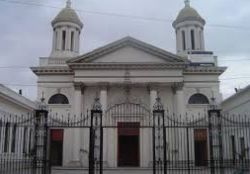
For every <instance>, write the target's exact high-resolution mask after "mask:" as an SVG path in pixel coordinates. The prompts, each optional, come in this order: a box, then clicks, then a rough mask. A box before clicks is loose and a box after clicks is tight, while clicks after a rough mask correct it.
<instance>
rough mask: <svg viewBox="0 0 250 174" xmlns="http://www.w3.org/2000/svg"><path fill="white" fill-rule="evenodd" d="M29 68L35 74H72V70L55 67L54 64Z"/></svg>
mask: <svg viewBox="0 0 250 174" xmlns="http://www.w3.org/2000/svg"><path fill="white" fill-rule="evenodd" d="M31 70H32V71H33V72H34V73H35V74H36V75H47V74H56V75H57V74H60V75H73V74H74V72H73V71H72V70H71V69H70V68H68V67H55V66H46V67H31Z"/></svg>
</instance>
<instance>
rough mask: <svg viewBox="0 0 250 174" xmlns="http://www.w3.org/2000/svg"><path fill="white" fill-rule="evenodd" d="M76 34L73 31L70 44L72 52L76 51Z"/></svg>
mask: <svg viewBox="0 0 250 174" xmlns="http://www.w3.org/2000/svg"><path fill="white" fill-rule="evenodd" d="M74 37H75V33H74V31H71V44H70V50H71V51H74V47H75V43H74V40H75V38H74Z"/></svg>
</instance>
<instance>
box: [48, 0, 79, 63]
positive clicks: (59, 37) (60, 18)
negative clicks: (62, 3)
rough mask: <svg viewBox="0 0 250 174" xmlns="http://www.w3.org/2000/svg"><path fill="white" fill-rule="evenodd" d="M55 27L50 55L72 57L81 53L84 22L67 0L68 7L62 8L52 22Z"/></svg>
mask: <svg viewBox="0 0 250 174" xmlns="http://www.w3.org/2000/svg"><path fill="white" fill-rule="evenodd" d="M51 24H52V27H53V44H52V51H51V55H50V57H53V58H68V57H69V58H70V57H75V56H78V55H79V50H80V34H81V30H82V28H83V23H82V22H81V20H80V18H79V17H78V15H77V13H76V12H75V10H74V9H72V7H71V1H70V0H67V3H66V7H65V8H64V9H62V10H61V11H60V12H59V14H58V15H57V16H56V17H55V19H54V20H53V21H52V22H51Z"/></svg>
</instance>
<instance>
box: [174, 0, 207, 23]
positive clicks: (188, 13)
mask: <svg viewBox="0 0 250 174" xmlns="http://www.w3.org/2000/svg"><path fill="white" fill-rule="evenodd" d="M184 21H199V22H201V23H203V25H205V20H204V19H203V18H202V17H201V16H200V14H199V13H198V12H197V11H196V10H195V9H194V8H192V7H191V6H190V2H189V1H188V0H186V1H185V7H184V8H183V9H182V10H181V11H180V12H179V14H178V16H177V18H176V20H175V21H174V23H173V26H175V25H177V24H178V23H181V22H184Z"/></svg>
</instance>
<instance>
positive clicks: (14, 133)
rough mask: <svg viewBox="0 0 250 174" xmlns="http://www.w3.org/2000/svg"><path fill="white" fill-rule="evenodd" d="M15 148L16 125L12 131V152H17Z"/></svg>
mask: <svg viewBox="0 0 250 174" xmlns="http://www.w3.org/2000/svg"><path fill="white" fill-rule="evenodd" d="M15 147H16V124H15V125H14V126H13V130H12V140H11V152H12V153H14V152H15Z"/></svg>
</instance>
